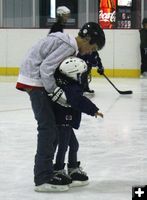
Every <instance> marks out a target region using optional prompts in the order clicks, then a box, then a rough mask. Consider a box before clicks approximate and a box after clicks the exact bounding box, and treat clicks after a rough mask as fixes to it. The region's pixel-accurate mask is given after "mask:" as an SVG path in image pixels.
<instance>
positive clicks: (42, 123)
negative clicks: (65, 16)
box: [16, 22, 105, 192]
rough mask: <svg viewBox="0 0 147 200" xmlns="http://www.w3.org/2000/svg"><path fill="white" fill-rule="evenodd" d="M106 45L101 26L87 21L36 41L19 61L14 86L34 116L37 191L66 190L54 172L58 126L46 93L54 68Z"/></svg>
mask: <svg viewBox="0 0 147 200" xmlns="http://www.w3.org/2000/svg"><path fill="white" fill-rule="evenodd" d="M104 45H105V35H104V32H103V30H102V29H101V27H100V26H99V25H98V24H97V23H94V22H88V23H86V24H84V26H83V27H82V28H81V29H80V31H79V33H78V36H77V37H75V38H74V37H72V36H70V35H67V34H65V33H61V32H57V33H51V34H49V35H48V36H46V37H45V38H43V39H41V40H40V41H38V42H37V43H36V44H35V45H34V46H33V47H32V48H31V49H30V50H29V51H28V52H27V54H26V56H25V58H24V60H23V61H22V64H21V67H20V72H19V75H18V80H17V84H16V88H17V89H19V90H22V91H26V92H27V93H28V94H29V96H30V100H31V105H32V109H33V112H34V116H35V119H36V120H37V125H38V127H37V130H38V138H37V151H36V155H35V164H34V182H35V190H36V191H38V192H50V191H66V190H68V189H69V187H68V184H69V182H67V180H64V179H62V178H60V177H57V176H56V175H54V173H53V158H54V142H55V139H56V136H57V127H56V121H55V116H54V112H53V108H52V102H51V99H50V97H49V96H48V94H49V93H52V92H54V90H55V89H56V87H57V86H56V82H55V78H54V72H55V70H56V68H57V67H58V66H59V65H60V63H61V62H62V61H63V60H65V58H67V57H69V56H72V55H75V54H76V53H77V52H78V51H79V52H80V53H81V54H90V53H92V52H93V51H96V50H97V49H101V48H102V47H103V46H104Z"/></svg>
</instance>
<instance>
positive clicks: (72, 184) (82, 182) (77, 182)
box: [69, 180, 89, 187]
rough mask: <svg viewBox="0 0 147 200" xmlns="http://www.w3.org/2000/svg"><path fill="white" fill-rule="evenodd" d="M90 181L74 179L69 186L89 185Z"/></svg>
mask: <svg viewBox="0 0 147 200" xmlns="http://www.w3.org/2000/svg"><path fill="white" fill-rule="evenodd" d="M88 184H89V181H88V180H87V181H72V183H71V184H69V187H80V186H85V185H88Z"/></svg>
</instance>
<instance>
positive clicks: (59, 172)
mask: <svg viewBox="0 0 147 200" xmlns="http://www.w3.org/2000/svg"><path fill="white" fill-rule="evenodd" d="M54 173H55V174H56V175H58V174H62V175H64V176H66V177H67V178H69V175H68V174H67V173H66V170H65V169H61V170H57V171H56V170H55V171H54Z"/></svg>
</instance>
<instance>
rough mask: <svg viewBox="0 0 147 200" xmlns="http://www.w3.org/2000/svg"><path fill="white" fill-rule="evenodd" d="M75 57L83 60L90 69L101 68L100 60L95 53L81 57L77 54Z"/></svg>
mask: <svg viewBox="0 0 147 200" xmlns="http://www.w3.org/2000/svg"><path fill="white" fill-rule="evenodd" d="M77 57H79V58H81V59H83V60H84V61H85V62H86V64H87V66H88V67H89V68H91V67H98V68H103V65H102V62H101V58H100V57H99V54H98V52H97V51H94V52H92V53H91V54H85V55H81V54H80V53H78V54H77Z"/></svg>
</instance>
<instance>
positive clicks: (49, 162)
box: [29, 89, 58, 185]
mask: <svg viewBox="0 0 147 200" xmlns="http://www.w3.org/2000/svg"><path fill="white" fill-rule="evenodd" d="M29 96H30V100H31V104H32V109H33V112H34V116H35V119H36V120H37V125H38V127H37V130H38V139H37V152H36V155H35V165H34V181H35V184H36V185H40V184H43V183H46V182H47V181H48V180H49V179H50V178H51V177H52V176H53V158H54V151H55V149H54V142H55V139H56V137H57V132H58V130H57V127H56V122H55V117H54V113H53V110H52V104H51V100H50V99H49V97H48V95H47V93H46V91H45V90H43V89H40V90H32V91H31V92H29Z"/></svg>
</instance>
